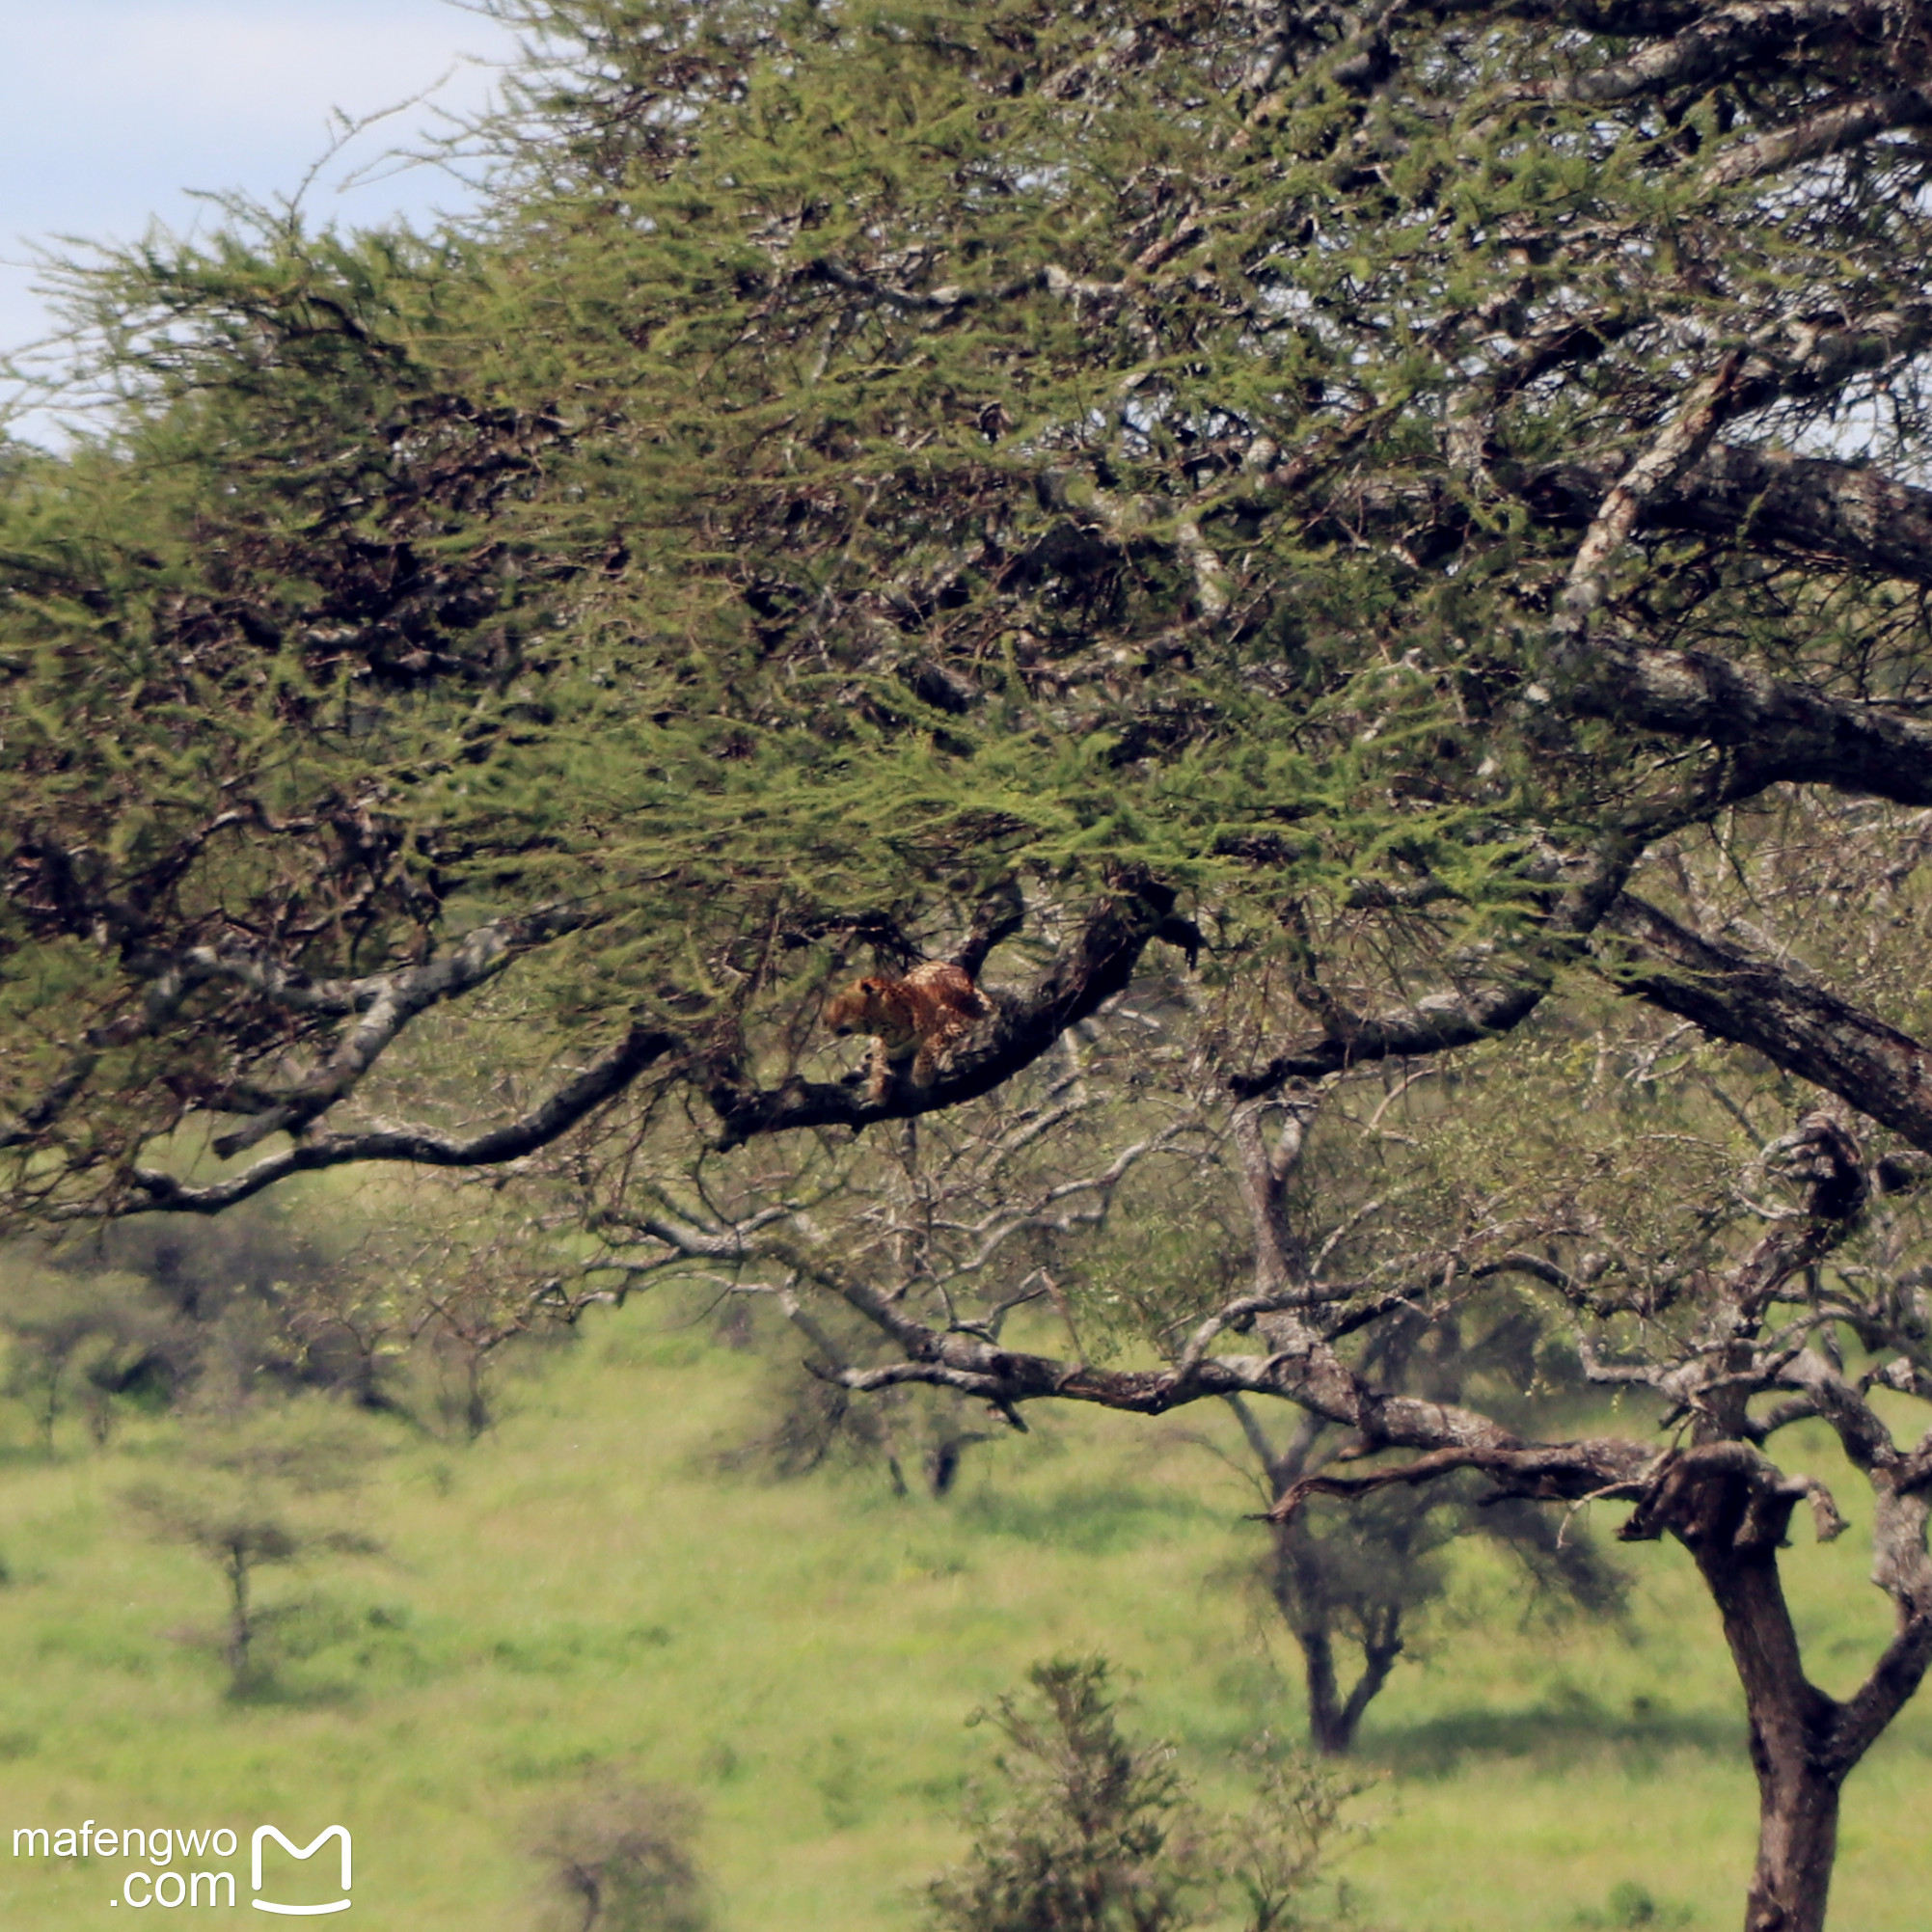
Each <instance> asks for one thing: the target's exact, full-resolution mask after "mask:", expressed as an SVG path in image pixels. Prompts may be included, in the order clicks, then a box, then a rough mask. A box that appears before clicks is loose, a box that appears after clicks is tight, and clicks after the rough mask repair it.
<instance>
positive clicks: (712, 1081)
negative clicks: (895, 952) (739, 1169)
mask: <svg viewBox="0 0 1932 1932" xmlns="http://www.w3.org/2000/svg"><path fill="white" fill-rule="evenodd" d="M1174 900H1175V895H1174V893H1173V892H1172V891H1171V890H1169V889H1168V888H1167V887H1166V886H1164V885H1160V884H1156V883H1155V882H1153V881H1151V880H1144V879H1137V880H1133V881H1128V882H1123V883H1122V884H1119V885H1118V886H1116V888H1115V889H1114V890H1113V891H1112V892H1110V893H1108V894H1107V896H1106V897H1105V898H1103V899H1102V901H1101V902H1100V904H1099V905H1098V906H1096V908H1095V909H1094V911H1093V912H1092V913H1091V914H1090V915H1089V916H1088V919H1087V922H1086V925H1085V927H1084V929H1083V930H1082V931H1081V933H1080V935H1079V937H1078V939H1075V941H1074V942H1073V943H1072V944H1071V945H1070V946H1068V947H1067V948H1066V950H1065V951H1063V952H1062V953H1061V955H1060V957H1059V958H1058V959H1057V960H1055V961H1054V962H1053V964H1052V965H1051V966H1048V969H1047V970H1046V971H1045V972H1044V973H1043V974H1042V975H1041V976H1040V978H1039V979H1038V980H1036V981H1035V982H1034V984H1033V986H1032V987H1031V988H1030V989H1029V990H1028V991H1027V992H1026V993H1021V994H1018V995H1011V994H1006V995H1002V996H1001V997H1000V998H999V1000H998V1002H997V1009H998V1010H997V1012H996V1014H995V1016H994V1017H993V1019H992V1020H988V1021H985V1022H982V1024H981V1026H980V1027H979V1028H978V1029H977V1031H976V1032H975V1034H974V1036H973V1038H972V1039H971V1040H969V1041H968V1042H966V1044H964V1045H963V1046H962V1047H960V1048H957V1049H956V1050H955V1051H954V1053H953V1054H952V1057H951V1063H950V1065H949V1066H947V1067H945V1068H944V1069H942V1070H941V1071H940V1072H939V1075H938V1076H937V1077H936V1078H935V1079H934V1081H933V1083H932V1084H931V1085H930V1086H927V1087H914V1086H912V1084H911V1083H910V1082H908V1081H905V1080H901V1081H899V1082H898V1083H897V1084H896V1085H895V1086H894V1087H893V1088H892V1090H890V1091H889V1092H888V1093H887V1094H886V1096H885V1098H884V1101H883V1102H874V1101H872V1100H870V1099H869V1098H868V1097H867V1095H866V1092H865V1089H864V1087H863V1086H862V1084H860V1083H859V1082H858V1081H857V1080H854V1081H852V1082H850V1083H845V1082H840V1083H837V1084H834V1083H831V1082H829V1081H816V1080H796V1079H795V1080H787V1081H786V1082H784V1084H783V1085H781V1086H778V1087H771V1088H763V1087H757V1086H753V1085H752V1084H750V1083H749V1081H748V1080H747V1079H746V1077H745V1074H744V1070H743V1068H742V1066H741V1065H739V1064H738V1063H736V1062H735V1061H729V1060H727V1061H723V1062H721V1063H717V1064H715V1065H714V1067H713V1068H712V1070H711V1075H710V1078H709V1081H708V1083H707V1087H706V1098H707V1099H708V1100H709V1102H710V1103H711V1106H712V1108H713V1110H714V1111H715V1112H716V1113H717V1115H718V1118H719V1122H720V1125H721V1129H722V1132H721V1136H720V1139H721V1145H723V1146H724V1147H727V1148H728V1147H736V1146H739V1145H741V1144H742V1143H743V1142H745V1141H748V1140H750V1139H752V1138H753V1137H754V1136H756V1135H758V1134H766V1133H785V1132H789V1131H792V1130H794V1129H799V1128H814V1127H848V1128H855V1129H856V1128H862V1127H868V1126H870V1125H871V1124H872V1123H873V1122H875V1121H883V1120H909V1119H912V1118H914V1117H916V1116H917V1115H919V1114H924V1113H933V1112H936V1111H938V1110H939V1109H941V1108H944V1107H952V1106H957V1105H959V1104H960V1102H963V1101H970V1100H977V1099H978V1098H979V1097H980V1095H982V1094H987V1093H991V1092H993V1089H994V1088H996V1087H999V1086H1002V1085H1003V1084H1004V1083H1005V1082H1006V1081H1008V1080H1010V1079H1011V1078H1012V1077H1013V1076H1014V1075H1016V1074H1019V1073H1021V1072H1023V1071H1024V1070H1025V1069H1026V1068H1027V1067H1030V1066H1031V1065H1032V1064H1033V1063H1034V1062H1035V1061H1036V1060H1038V1059H1039V1058H1040V1057H1041V1056H1042V1055H1043V1054H1044V1053H1046V1052H1047V1051H1048V1049H1049V1048H1051V1047H1052V1046H1053V1044H1054V1042H1055V1041H1057V1040H1058V1039H1059V1038H1060V1036H1061V1034H1063V1033H1064V1032H1066V1030H1067V1029H1068V1028H1069V1027H1070V1026H1075V1025H1077V1024H1078V1023H1079V1022H1080V1021H1081V1020H1086V1019H1088V1018H1090V1017H1091V1016H1092V1015H1093V1014H1094V1013H1095V1012H1097V1011H1098V1010H1099V1009H1100V1008H1101V1007H1102V1005H1104V1004H1105V1002H1106V1001H1107V1000H1109V999H1111V998H1112V997H1113V996H1114V994H1115V993H1120V992H1122V991H1123V990H1124V989H1125V988H1126V986H1127V984H1128V982H1129V980H1130V979H1131V978H1132V976H1133V970H1134V967H1135V966H1137V965H1138V963H1139V960H1140V956H1141V954H1142V953H1143V952H1144V951H1145V950H1146V949H1147V946H1148V944H1149V942H1150V941H1152V940H1154V939H1165V940H1167V941H1169V942H1170V943H1172V944H1175V945H1179V946H1183V947H1191V946H1194V945H1198V944H1199V940H1200V935H1199V934H1198V933H1197V932H1196V931H1195V930H1194V928H1193V927H1192V926H1190V925H1188V924H1187V923H1186V921H1184V920H1182V919H1178V918H1176V916H1175V913H1174Z"/></svg>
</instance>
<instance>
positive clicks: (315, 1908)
mask: <svg viewBox="0 0 1932 1932" xmlns="http://www.w3.org/2000/svg"><path fill="white" fill-rule="evenodd" d="M263 1838H273V1839H274V1840H275V1842H276V1843H277V1844H278V1845H280V1846H281V1847H282V1849H283V1850H284V1851H285V1852H288V1853H290V1854H291V1855H292V1856H294V1857H296V1858H304V1859H306V1858H313V1857H314V1856H315V1854H316V1853H317V1852H318V1851H320V1850H321V1849H322V1847H323V1846H324V1845H325V1844H327V1843H328V1842H329V1840H330V1839H331V1838H340V1839H341V1841H342V1890H343V1891H348V1889H349V1835H348V1832H347V1831H346V1830H345V1829H344V1828H343V1827H342V1826H340V1825H331V1826H330V1827H329V1829H328V1830H327V1831H325V1832H321V1833H318V1834H317V1836H316V1837H315V1841H314V1842H313V1844H308V1845H304V1846H303V1847H302V1848H301V1849H300V1850H299V1851H297V1850H296V1848H295V1847H294V1846H293V1845H292V1844H290V1843H289V1842H288V1840H287V1839H286V1838H285V1837H283V1836H282V1834H281V1833H280V1832H278V1831H277V1830H276V1829H275V1827H274V1826H273V1825H258V1826H257V1827H256V1830H255V1889H256V1891H260V1890H261V1841H262V1839H263ZM254 1903H255V1909H256V1910H257V1911H258V1912H281V1913H286V1915H287V1916H288V1917H289V1918H313V1917H314V1916H315V1915H316V1914H317V1913H318V1912H346V1911H347V1910H348V1909H349V1905H350V1903H351V1901H350V1900H348V1899H346V1898H338V1899H336V1900H335V1901H334V1902H333V1903H332V1904H329V1905H271V1904H270V1903H269V1902H268V1900H267V1899H265V1898H258V1899H256V1900H255V1901H254Z"/></svg>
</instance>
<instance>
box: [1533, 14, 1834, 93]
mask: <svg viewBox="0 0 1932 1932" xmlns="http://www.w3.org/2000/svg"><path fill="white" fill-rule="evenodd" d="M1849 12H1850V10H1849V9H1848V8H1847V7H1846V6H1845V5H1844V0H1755V4H1747V5H1744V6H1737V7H1719V8H1712V9H1710V10H1709V11H1708V12H1707V13H1705V14H1704V15H1703V17H1701V19H1699V20H1698V21H1697V23H1696V24H1695V25H1694V26H1691V27H1688V28H1686V29H1685V30H1684V31H1683V32H1682V33H1679V34H1677V35H1675V36H1674V37H1673V39H1671V40H1668V41H1659V42H1657V43H1656V44H1655V45H1652V46H1648V47H1645V48H1643V49H1642V50H1641V51H1640V52H1638V53H1635V54H1632V55H1631V56H1630V57H1629V58H1628V59H1627V60H1622V61H1613V62H1611V63H1609V64H1608V65H1607V66H1604V67H1600V68H1592V69H1591V70H1590V71H1588V72H1585V73H1580V74H1578V75H1576V76H1575V78H1573V79H1571V80H1567V81H1550V82H1545V83H1538V84H1537V85H1535V86H1532V87H1527V88H1525V89H1523V90H1522V93H1523V95H1525V96H1526V97H1528V98H1532V99H1544V100H1553V101H1573V102H1576V103H1579V104H1581V105H1586V106H1601V105H1604V104H1606V103H1608V102H1611V101H1617V100H1629V99H1631V98H1633V97H1634V96H1636V95H1645V94H1655V93H1658V92H1660V91H1661V90H1663V89H1665V88H1668V87H1685V86H1696V85H1703V86H1708V85H1710V84H1711V83H1712V82H1715V81H1718V80H1721V79H1723V78H1724V76H1725V75H1727V74H1729V73H1732V72H1735V71H1736V70H1737V69H1738V68H1741V67H1743V66H1744V65H1745V64H1746V63H1747V62H1754V61H1758V60H1761V59H1762V58H1763V57H1764V56H1765V55H1766V54H1769V53H1775V52H1777V51H1779V50H1781V49H1782V48H1785V47H1788V46H1790V45H1791V44H1792V43H1793V42H1794V41H1798V40H1800V39H1802V38H1804V37H1806V36H1808V35H1815V34H1819V33H1833V32H1843V31H1845V30H1846V29H1847V28H1848V27H1849V25H1850V20H1849V17H1848V16H1849Z"/></svg>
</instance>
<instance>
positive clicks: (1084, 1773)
mask: <svg viewBox="0 0 1932 1932" xmlns="http://www.w3.org/2000/svg"><path fill="white" fill-rule="evenodd" d="M1027 1674H1028V1680H1029V1681H1030V1683H1031V1684H1032V1686H1033V1689H1034V1692H1035V1693H1036V1697H1037V1701H1038V1703H1039V1705H1040V1706H1041V1708H1040V1709H1039V1711H1038V1713H1037V1714H1036V1713H1035V1712H1034V1711H1031V1710H1028V1709H1025V1708H1022V1706H1021V1705H1020V1702H1019V1701H1017V1700H1016V1699H1014V1698H1011V1697H1006V1698H1002V1699H1001V1700H1000V1701H999V1702H998V1703H997V1704H996V1705H995V1706H994V1707H993V1710H992V1711H990V1712H984V1713H982V1714H981V1715H982V1717H984V1718H986V1719H988V1720H990V1721H991V1722H992V1723H993V1724H995V1725H997V1726H998V1728H999V1729H1000V1730H1001V1732H1002V1733H1003V1734H1004V1735H1005V1737H1006V1740H1007V1743H1008V1744H1009V1746H1010V1747H1011V1752H1010V1755H1005V1756H1002V1757H1001V1758H1000V1759H999V1760H998V1765H999V1769H1000V1771H1001V1773H1002V1774H1003V1776H1004V1778H1005V1780H1006V1782H1007V1784H1008V1786H1009V1790H1010V1804H1009V1807H1008V1809H1006V1810H1003V1811H1002V1812H1000V1813H999V1814H998V1815H996V1816H989V1817H985V1818H982V1819H979V1820H976V1821H975V1822H976V1823H977V1824H978V1827H979V1837H978V1838H977V1839H976V1840H975V1842H974V1845H973V1850H972V1853H971V1855H970V1856H969V1857H968V1859H967V1861H966V1864H965V1865H964V1866H963V1867H961V1868H960V1870H959V1871H957V1872H955V1873H948V1874H947V1875H945V1876H944V1877H942V1878H939V1879H936V1880H935V1881H934V1883H933V1888H932V1903H933V1913H934V1920H935V1923H937V1924H939V1925H940V1926H943V1927H947V1928H949V1932H1167V1928H1169V1927H1182V1926H1186V1925H1192V1924H1197V1923H1199V1922H1200V1912H1199V1899H1200V1892H1201V1890H1202V1888H1203V1887H1204V1886H1205V1884H1206V1882H1207V1866H1206V1864H1205V1863H1204V1860H1203V1856H1202V1852H1203V1847H1202V1845H1201V1843H1200V1841H1199V1828H1198V1826H1197V1825H1195V1822H1194V1820H1193V1819H1192V1818H1191V1817H1190V1816H1189V1815H1188V1809H1187V1808H1186V1806H1185V1805H1184V1801H1183V1798H1182V1792H1181V1780H1180V1775H1179V1773H1178V1771H1177V1770H1176V1768H1175V1765H1174V1761H1173V1758H1174V1754H1173V1750H1172V1747H1171V1746H1167V1745H1160V1744H1156V1745H1151V1746H1143V1747H1141V1748H1138V1749H1136V1748H1134V1747H1132V1746H1130V1745H1129V1743H1128V1742H1127V1740H1126V1739H1125V1738H1124V1737H1122V1735H1121V1734H1120V1730H1119V1728H1118V1727H1117V1726H1116V1724H1115V1722H1114V1717H1113V1700H1112V1699H1111V1698H1110V1697H1109V1696H1108V1695H1107V1689H1106V1680H1107V1667H1106V1665H1105V1663H1104V1662H1102V1661H1101V1660H1099V1659H1090V1660H1088V1661H1086V1662H1077V1661H1075V1660H1072V1659H1067V1658H1061V1659H1056V1660H1055V1661H1054V1662H1052V1663H1048V1664H1039V1665H1036V1666H1035V1667H1034V1668H1033V1670H1032V1671H1030V1672H1029V1673H1027Z"/></svg>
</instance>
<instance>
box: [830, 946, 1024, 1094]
mask: <svg viewBox="0 0 1932 1932" xmlns="http://www.w3.org/2000/svg"><path fill="white" fill-rule="evenodd" d="M992 1011H993V1006H992V1002H991V1001H989V1000H988V998H987V996H986V995H985V994H984V993H981V992H980V990H979V988H978V987H976V986H975V985H974V984H973V981H972V975H971V974H970V973H969V972H967V971H966V968H965V967H964V966H955V965H953V963H952V962H951V961H950V960H926V961H924V962H923V963H922V964H921V965H919V966H914V967H912V970H911V971H910V972H908V973H907V974H906V976H905V977H904V978H903V979H892V978H887V977H884V976H874V977H870V978H866V979H857V980H854V981H853V983H852V984H851V985H850V986H848V987H847V988H846V989H845V991H844V992H843V993H838V994H837V995H836V996H835V997H834V998H833V999H832V1001H831V1002H830V1005H829V1006H827V1008H826V1010H825V1021H826V1024H827V1026H828V1027H830V1030H831V1031H832V1032H833V1033H834V1034H837V1035H840V1036H843V1035H845V1034H849V1033H869V1034H871V1035H872V1059H871V1067H870V1074H869V1077H868V1080H867V1086H866V1097H867V1099H868V1100H870V1101H871V1102H872V1104H873V1105H875V1106H881V1105H884V1102H885V1099H886V1097H887V1096H888V1095H889V1094H890V1093H891V1091H892V1086H893V1082H894V1080H895V1078H896V1076H897V1075H898V1074H899V1071H900V1070H901V1069H902V1068H905V1069H906V1071H907V1072H908V1074H909V1075H910V1077H911V1079H912V1085H913V1086H914V1087H916V1088H924V1087H930V1086H931V1085H932V1084H933V1079H934V1076H935V1075H937V1074H938V1073H939V1064H940V1062H941V1060H942V1059H943V1058H944V1057H945V1055H946V1054H947V1053H948V1052H950V1051H951V1049H952V1048H954V1047H955V1046H956V1045H957V1044H958V1043H959V1042H960V1041H961V1040H963V1039H965V1037H966V1035H967V1034H968V1033H970V1032H971V1031H972V1029H973V1026H974V1025H975V1023H976V1022H978V1021H979V1020H984V1019H985V1018H986V1016H987V1015H988V1014H989V1013H991V1012H992ZM908 1062H910V1063H911V1065H910V1066H908Z"/></svg>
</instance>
